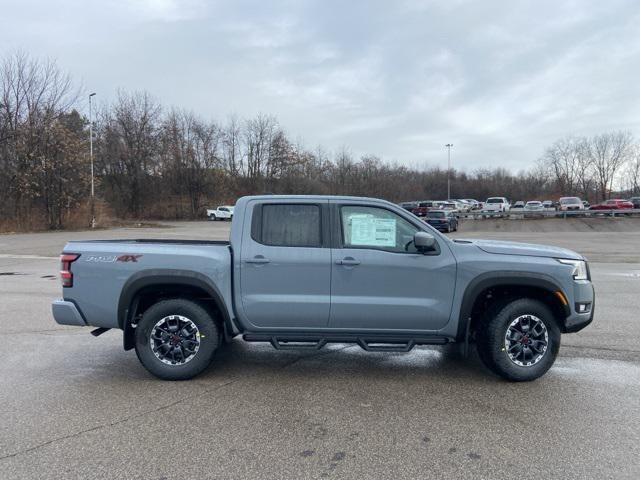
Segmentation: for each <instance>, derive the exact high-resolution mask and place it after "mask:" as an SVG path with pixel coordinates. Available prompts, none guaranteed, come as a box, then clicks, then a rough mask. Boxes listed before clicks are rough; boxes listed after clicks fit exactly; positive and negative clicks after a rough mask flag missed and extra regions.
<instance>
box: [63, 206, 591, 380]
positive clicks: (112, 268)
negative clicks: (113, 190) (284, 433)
mask: <svg viewBox="0 0 640 480" xmlns="http://www.w3.org/2000/svg"><path fill="white" fill-rule="evenodd" d="M61 277H62V281H63V298H62V299H60V300H57V301H55V302H54V303H53V307H52V308H53V314H54V318H55V319H56V321H57V322H58V323H61V324H70V325H91V326H95V327H99V328H100V330H98V331H97V332H96V333H97V334H99V333H101V332H102V331H104V329H109V328H119V329H121V330H123V332H124V336H123V339H124V347H125V349H131V348H135V349H136V353H137V354H138V357H139V358H140V360H141V361H142V363H143V365H144V366H145V367H146V368H147V369H149V371H151V372H152V373H154V374H155V375H157V376H159V377H161V378H166V379H185V378H190V377H192V376H194V375H196V374H197V373H199V372H200V371H202V370H203V369H204V368H206V367H207V366H208V365H209V363H210V362H211V359H212V358H213V353H214V352H215V350H216V349H217V348H218V346H219V345H220V344H221V343H222V342H225V341H229V340H231V338H233V337H234V336H236V335H242V336H243V338H244V340H246V341H261V342H269V343H271V344H272V345H273V346H274V347H276V348H292V347H298V348H322V346H324V345H325V344H326V343H328V342H354V343H357V344H359V345H360V346H362V347H363V348H364V349H366V350H369V351H390V350H393V351H408V350H411V349H412V348H413V347H414V346H415V345H421V344H444V343H451V342H461V343H462V344H463V345H464V347H465V350H466V349H467V346H468V345H470V344H475V345H476V346H477V348H478V350H479V352H480V354H481V355H480V356H481V358H482V359H483V361H484V363H485V364H486V365H487V366H488V367H489V368H490V369H491V370H492V371H494V372H495V373H497V374H499V375H501V376H503V377H505V378H508V379H510V380H532V379H534V378H537V377H539V376H540V375H542V374H544V373H545V372H546V371H547V370H548V368H550V367H551V365H552V364H553V361H554V359H555V356H556V354H557V350H558V348H559V345H560V335H561V333H569V332H573V331H577V330H579V329H581V328H584V327H585V326H586V325H588V324H589V323H590V322H591V320H592V318H593V312H594V292H593V286H592V284H591V281H590V277H589V271H588V265H587V263H586V261H585V259H584V258H583V257H582V256H581V255H580V254H577V253H575V252H572V251H570V250H565V249H560V248H556V247H547V246H541V245H530V244H516V243H509V242H491V241H482V240H463V241H451V240H450V239H448V238H447V237H446V236H444V235H443V234H440V233H439V232H437V231H435V230H434V229H433V228H431V227H430V226H429V225H427V224H426V223H425V222H424V221H423V220H422V219H419V218H417V217H416V216H414V215H412V214H411V213H409V212H407V211H405V210H404V209H402V208H400V207H398V206H396V205H393V204H390V203H388V202H385V201H383V200H377V199H368V198H358V197H329V196H275V195H269V196H261V197H243V198H242V199H240V200H239V201H238V203H237V205H236V207H235V210H234V219H233V222H232V226H231V240H230V242H220V241H198V240H116V241H113V240H110V241H87V242H69V243H68V244H67V245H66V247H65V249H64V252H63V255H62V268H61Z"/></svg>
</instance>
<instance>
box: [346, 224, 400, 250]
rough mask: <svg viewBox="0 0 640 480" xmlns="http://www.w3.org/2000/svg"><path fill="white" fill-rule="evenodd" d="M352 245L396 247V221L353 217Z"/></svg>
mask: <svg viewBox="0 0 640 480" xmlns="http://www.w3.org/2000/svg"><path fill="white" fill-rule="evenodd" d="M351 245H366V246H371V247H395V245H396V220H395V219H394V218H375V217H370V216H366V217H365V216H357V217H356V216H354V217H351Z"/></svg>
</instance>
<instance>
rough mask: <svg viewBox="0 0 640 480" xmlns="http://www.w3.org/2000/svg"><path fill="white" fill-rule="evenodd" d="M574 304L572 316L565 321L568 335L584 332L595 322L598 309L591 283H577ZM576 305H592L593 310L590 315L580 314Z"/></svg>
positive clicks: (574, 291) (574, 290)
mask: <svg viewBox="0 0 640 480" xmlns="http://www.w3.org/2000/svg"><path fill="white" fill-rule="evenodd" d="M573 294H574V304H573V305H571V314H570V315H569V316H568V317H567V318H566V319H565V322H564V330H565V332H566V333H574V332H578V331H580V330H582V329H583V328H584V327H586V326H587V325H589V324H590V323H591V322H592V321H593V314H594V312H595V308H596V296H595V290H594V288H593V284H592V283H591V281H588V280H586V281H581V282H576V284H575V286H574V289H573ZM576 303H590V304H591V310H590V311H589V312H588V313H578V312H576V310H575V304H576Z"/></svg>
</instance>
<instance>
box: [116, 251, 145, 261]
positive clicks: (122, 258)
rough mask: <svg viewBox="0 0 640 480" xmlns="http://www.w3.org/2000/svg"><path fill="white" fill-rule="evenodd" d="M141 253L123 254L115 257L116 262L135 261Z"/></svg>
mask: <svg viewBox="0 0 640 480" xmlns="http://www.w3.org/2000/svg"><path fill="white" fill-rule="evenodd" d="M141 256H142V255H131V254H128V253H127V254H125V255H120V256H119V257H117V258H116V261H117V262H137V261H138V259H139V258H140V257H141Z"/></svg>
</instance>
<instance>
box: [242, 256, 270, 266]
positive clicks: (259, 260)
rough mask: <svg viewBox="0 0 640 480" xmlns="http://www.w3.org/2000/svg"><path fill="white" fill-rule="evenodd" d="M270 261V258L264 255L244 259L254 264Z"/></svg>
mask: <svg viewBox="0 0 640 480" xmlns="http://www.w3.org/2000/svg"><path fill="white" fill-rule="evenodd" d="M269 261H270V260H269V259H268V258H265V257H264V256H262V255H256V256H255V257H253V258H248V259H247V260H245V261H244V263H254V264H258V265H261V264H265V263H269Z"/></svg>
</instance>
